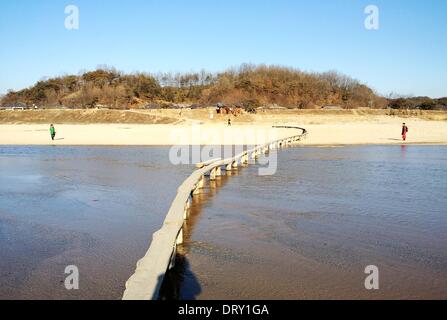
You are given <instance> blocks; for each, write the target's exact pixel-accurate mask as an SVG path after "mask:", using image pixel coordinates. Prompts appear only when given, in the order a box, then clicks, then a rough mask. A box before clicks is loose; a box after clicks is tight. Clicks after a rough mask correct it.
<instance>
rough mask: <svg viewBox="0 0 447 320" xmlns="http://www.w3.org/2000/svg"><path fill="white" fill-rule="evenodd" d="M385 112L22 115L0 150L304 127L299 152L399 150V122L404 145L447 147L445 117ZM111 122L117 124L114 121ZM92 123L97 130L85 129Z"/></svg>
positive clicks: (1, 137)
mask: <svg viewBox="0 0 447 320" xmlns="http://www.w3.org/2000/svg"><path fill="white" fill-rule="evenodd" d="M102 111H104V112H105V113H104V114H103V113H102ZM385 111H386V110H375V111H374V112H373V110H370V111H368V112H363V111H359V110H343V111H328V112H322V111H314V112H310V111H308V110H304V111H303V110H301V111H296V110H293V111H289V110H271V111H268V112H267V113H262V114H261V113H259V114H256V115H251V114H244V115H241V116H238V117H234V116H232V117H231V121H232V126H228V125H227V122H228V116H223V115H216V114H213V113H212V109H201V110H184V111H182V113H180V111H179V110H152V111H119V113H117V114H115V112H112V113H110V112H109V110H99V111H98V110H97V111H95V112H91V111H88V112H87V111H85V112H87V113H88V115H85V114H84V113H85V112H84V111H82V112H81V111H80V110H77V111H76V110H75V111H73V110H68V111H67V110H57V111H54V110H51V111H46V110H41V111H38V113H36V114H33V112H35V111H26V112H27V113H28V114H22V115H20V114H21V112H23V111H12V112H5V111H2V112H0V123H3V124H0V144H3V145H197V144H201V145H232V144H235V145H240V144H261V143H265V142H267V141H271V140H275V139H279V138H283V137H286V136H289V135H291V131H293V129H276V128H272V126H274V125H296V126H302V127H305V128H306V129H307V130H308V131H309V135H308V137H307V139H306V140H305V141H303V142H302V144H304V145H349V144H401V143H402V141H401V137H400V130H401V125H402V123H403V122H405V123H407V125H408V126H409V133H408V140H407V142H406V143H408V144H447V120H445V119H444V117H446V114H445V113H441V112H432V113H419V114H418V113H415V114H400V115H399V116H397V115H387V114H384V112H385ZM13 112H16V115H14V117H15V119H16V120H17V119H21V120H20V121H19V120H17V121H15V122H13V123H11V121H12V120H11V117H12V116H11V113H13ZM75 112H78V114H77V118H76V119H81V120H82V121H85V123H84V122H82V123H77V122H76V121H75V120H76V119H75V118H74V116H73V115H74V114H75ZM97 113H99V115H98V114H97ZM29 114H31V115H32V116H29ZM95 114H96V116H95ZM111 114H113V117H112V116H111ZM64 115H65V116H67V117H66V118H65V119H66V121H63V120H62V119H63V117H64ZM107 116H109V117H112V118H107ZM115 116H118V118H120V119H124V120H123V121H122V122H120V121H119V119H115ZM70 117H71V118H70ZM8 119H9V120H8ZM26 119H27V121H25V120H26ZM37 119H40V120H39V121H37ZM67 119H71V120H70V121H68V120H67ZM95 119H96V121H98V122H100V123H91V122H90V121H93V120H95ZM101 119H103V120H101ZM429 119H433V120H429ZM149 120H150V121H149ZM28 121H34V122H35V123H28ZM45 121H47V122H45ZM79 121H80V120H79ZM127 121H130V122H131V123H127ZM132 121H136V122H137V123H132ZM138 121H141V123H139V122H138ZM67 122H68V123H67ZM71 122H73V123H71ZM49 123H54V124H55V127H56V131H57V135H56V139H55V140H54V141H52V140H51V139H50V136H49V131H48V128H49ZM61 123H62V124H61ZM292 134H293V133H292Z"/></svg>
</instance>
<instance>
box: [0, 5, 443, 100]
mask: <svg viewBox="0 0 447 320" xmlns="http://www.w3.org/2000/svg"><path fill="white" fill-rule="evenodd" d="M70 4H73V5H76V6H77V7H78V8H79V10H80V28H79V30H67V29H65V27H64V20H65V17H66V14H65V13H64V9H65V6H66V5H70ZM369 4H374V5H376V6H377V7H378V8H379V10H380V29H379V30H373V31H372V30H366V29H365V28H364V20H365V18H366V14H365V13H364V9H365V7H366V6H367V5H369ZM0 46H1V49H0V93H5V92H6V91H7V90H8V89H15V90H17V89H21V88H24V87H28V86H30V85H32V84H34V83H35V82H36V81H38V80H40V79H41V78H43V77H45V76H57V75H62V74H65V73H75V74H77V73H78V72H79V71H80V70H90V69H94V68H96V67H97V66H98V65H101V64H107V65H110V66H114V67H116V68H117V69H119V70H122V71H126V72H134V71H144V72H159V71H172V72H176V71H192V70H197V71H198V70H200V69H202V68H204V69H206V70H209V71H220V70H223V69H226V68H228V67H233V66H237V65H239V64H241V63H255V64H260V63H265V64H277V65H285V66H291V67H296V68H299V69H302V70H305V71H317V72H319V71H327V70H338V71H340V72H343V73H346V74H348V75H350V76H352V77H354V78H356V79H359V80H360V81H362V82H364V83H366V84H368V85H369V86H371V87H372V88H374V89H375V90H377V91H378V92H379V93H381V94H389V93H391V92H394V93H396V94H403V95H427V96H431V97H440V96H447V1H444V0H438V1H437V0H426V1H422V0H386V1H377V0H368V1H363V0H302V1H299V0H239V1H236V0H220V1H218V0H141V1H140V0H126V1H124V0H121V1H115V0H69V1H61V0H14V1H5V0H1V1H0Z"/></svg>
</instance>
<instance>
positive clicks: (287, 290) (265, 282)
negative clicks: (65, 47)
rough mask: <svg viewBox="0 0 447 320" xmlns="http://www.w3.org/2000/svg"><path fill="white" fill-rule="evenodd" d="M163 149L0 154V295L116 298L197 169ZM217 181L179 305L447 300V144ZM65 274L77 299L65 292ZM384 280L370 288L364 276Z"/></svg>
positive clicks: (192, 237) (290, 156) (327, 152)
mask: <svg viewBox="0 0 447 320" xmlns="http://www.w3.org/2000/svg"><path fill="white" fill-rule="evenodd" d="M168 153H169V148H165V147H22V146H21V147H13V146H9V147H0V170H1V174H0V298H3V299H12V298H19V299H28V298H33V299H41V298H43V299H119V298H120V297H121V295H122V293H123V290H124V283H125V281H126V280H127V279H128V277H129V276H130V275H131V274H132V273H133V271H134V269H135V263H136V261H137V260H138V259H139V258H141V257H142V256H143V255H144V253H145V252H146V250H147V248H148V247H149V244H150V240H151V235H152V233H153V232H154V231H156V230H157V229H158V228H159V227H160V225H161V223H162V221H163V220H164V217H165V214H166V212H167V210H168V208H169V206H170V204H171V201H172V199H173V198H174V196H175V192H176V189H177V187H178V186H179V185H180V184H181V182H182V181H183V180H184V179H185V178H186V177H187V176H188V175H189V174H190V173H191V172H192V170H193V167H192V166H187V165H186V166H185V165H183V166H173V165H172V164H170V163H169V161H167V160H168ZM278 157H279V161H278V169H277V172H276V174H274V175H271V176H259V175H258V167H257V166H248V167H245V168H240V169H239V170H238V171H237V172H233V173H232V176H231V177H230V176H223V177H221V178H219V179H218V180H217V181H215V182H208V183H207V186H206V188H205V189H203V191H202V193H201V194H200V195H199V196H197V197H195V198H194V200H193V206H192V213H191V218H190V220H189V221H188V224H187V232H186V236H187V240H186V242H185V244H184V246H183V248H182V250H181V251H183V252H185V253H186V255H185V257H184V258H179V259H178V263H177V265H176V267H175V268H174V269H173V270H172V272H170V274H169V277H168V281H166V288H165V289H164V291H165V294H166V295H167V296H168V297H174V298H180V299H218V298H224V299H312V298H444V299H445V298H447V197H446V194H447V147H444V146H402V147H401V146H353V147H340V148H330V147H329V148H316V147H297V148H289V149H285V150H282V151H281V152H280V153H279V154H278ZM67 265H75V266H77V267H78V269H79V273H80V275H79V279H80V282H79V290H66V289H65V287H64V279H65V277H66V276H67V275H66V274H65V273H64V270H65V267H66V266H67ZM368 265H375V266H377V268H378V270H379V284H380V287H379V290H366V289H365V287H364V280H365V278H366V277H367V275H366V274H365V273H364V270H365V267H366V266H368Z"/></svg>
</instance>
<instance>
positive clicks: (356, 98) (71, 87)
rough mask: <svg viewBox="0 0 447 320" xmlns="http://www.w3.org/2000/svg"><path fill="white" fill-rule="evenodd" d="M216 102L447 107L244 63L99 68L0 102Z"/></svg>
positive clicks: (338, 77) (347, 80)
mask: <svg viewBox="0 0 447 320" xmlns="http://www.w3.org/2000/svg"><path fill="white" fill-rule="evenodd" d="M219 102H220V103H224V104H227V105H239V106H242V107H246V108H248V107H250V108H252V107H258V106H272V105H278V106H283V107H290V108H304V109H309V108H321V107H323V106H327V105H331V106H339V107H342V108H359V107H370V108H384V107H392V108H418V107H421V108H424V109H434V108H445V107H446V105H447V101H446V99H439V100H433V99H430V98H413V99H385V98H383V97H380V96H378V95H377V94H375V93H374V92H373V90H372V89H370V88H369V87H367V86H366V85H364V84H362V83H360V82H359V81H357V80H354V79H352V78H351V77H349V76H346V75H343V74H340V73H337V72H326V73H307V72H302V71H300V70H297V69H293V68H287V67H280V66H265V65H260V66H254V65H246V64H245V65H242V66H241V67H239V68H234V69H229V70H226V71H224V72H221V73H209V72H206V71H201V72H197V73H177V74H170V73H163V74H147V73H135V74H125V73H123V72H119V71H117V70H115V69H113V68H107V67H103V68H98V69H97V70H95V71H91V72H85V73H82V74H79V75H66V76H61V77H55V78H51V79H46V80H42V81H39V82H37V83H36V84H35V85H34V86H32V87H30V88H27V89H23V90H20V91H17V92H14V91H10V92H8V93H7V94H6V95H5V96H4V97H3V98H2V105H11V104H15V103H23V104H26V105H33V104H35V105H37V106H64V107H70V108H92V107H97V106H106V107H110V108H117V109H125V108H136V107H168V106H172V105H173V104H188V105H192V104H194V105H197V106H201V105H203V106H205V105H212V104H215V103H219Z"/></svg>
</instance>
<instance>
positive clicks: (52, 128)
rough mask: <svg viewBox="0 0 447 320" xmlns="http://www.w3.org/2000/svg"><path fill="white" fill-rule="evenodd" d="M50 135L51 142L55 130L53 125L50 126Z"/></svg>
mask: <svg viewBox="0 0 447 320" xmlns="http://www.w3.org/2000/svg"><path fill="white" fill-rule="evenodd" d="M50 135H51V140H54V137H55V136H56V129H54V126H53V124H50Z"/></svg>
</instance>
